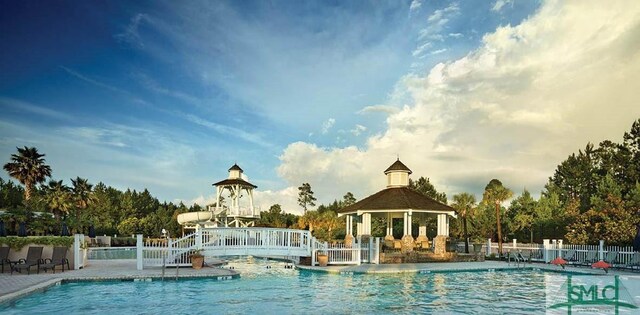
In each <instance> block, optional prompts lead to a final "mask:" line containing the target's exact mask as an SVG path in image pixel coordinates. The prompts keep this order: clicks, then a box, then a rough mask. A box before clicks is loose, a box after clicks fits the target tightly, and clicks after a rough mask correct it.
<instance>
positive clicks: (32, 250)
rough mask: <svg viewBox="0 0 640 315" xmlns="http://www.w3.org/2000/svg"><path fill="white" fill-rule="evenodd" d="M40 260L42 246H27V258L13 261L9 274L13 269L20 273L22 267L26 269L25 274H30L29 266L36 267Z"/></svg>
mask: <svg viewBox="0 0 640 315" xmlns="http://www.w3.org/2000/svg"><path fill="white" fill-rule="evenodd" d="M41 262H42V247H35V246H29V251H28V252H27V258H26V259H20V260H18V261H16V262H14V264H13V266H11V274H13V272H14V271H17V272H20V273H22V271H21V270H22V269H27V274H30V273H31V267H33V266H36V268H37V267H38V266H39V265H40V263H41Z"/></svg>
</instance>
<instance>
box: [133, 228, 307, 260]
mask: <svg viewBox="0 0 640 315" xmlns="http://www.w3.org/2000/svg"><path fill="white" fill-rule="evenodd" d="M311 242H312V237H311V234H310V233H309V231H304V230H292V229H272V228H202V229H199V230H198V231H197V232H195V233H192V234H189V235H187V236H185V237H182V238H179V239H175V240H173V239H170V238H168V239H166V240H165V239H160V240H158V239H155V240H151V239H149V240H147V241H143V240H142V236H141V235H138V246H137V253H138V254H137V256H138V257H139V258H138V269H142V268H143V267H144V266H163V265H164V266H176V265H188V264H190V262H189V261H190V260H189V254H191V253H192V252H194V251H196V250H201V251H202V254H203V255H204V256H206V257H212V256H235V255H256V256H287V257H308V256H310V255H311Z"/></svg>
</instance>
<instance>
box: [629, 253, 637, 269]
mask: <svg viewBox="0 0 640 315" xmlns="http://www.w3.org/2000/svg"><path fill="white" fill-rule="evenodd" d="M634 267H638V270H640V252H635V253H633V256H632V257H631V260H629V262H628V263H627V268H629V269H631V271H633V270H635V268H634Z"/></svg>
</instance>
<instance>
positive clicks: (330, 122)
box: [320, 118, 336, 134]
mask: <svg viewBox="0 0 640 315" xmlns="http://www.w3.org/2000/svg"><path fill="white" fill-rule="evenodd" d="M335 123H336V120H335V119H333V118H329V119H327V120H326V121H325V122H323V123H322V130H321V131H320V132H321V133H322V134H327V132H329V130H331V128H333V125H335Z"/></svg>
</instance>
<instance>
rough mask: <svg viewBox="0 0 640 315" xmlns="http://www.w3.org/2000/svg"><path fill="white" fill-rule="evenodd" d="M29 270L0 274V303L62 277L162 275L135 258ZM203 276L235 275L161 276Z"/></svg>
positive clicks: (171, 272)
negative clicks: (73, 267) (67, 268)
mask: <svg viewBox="0 0 640 315" xmlns="http://www.w3.org/2000/svg"><path fill="white" fill-rule="evenodd" d="M35 272H36V271H35V270H32V273H31V274H30V275H27V274H20V273H16V272H14V273H13V275H11V273H10V272H8V271H6V270H5V273H3V274H0V303H4V302H7V301H10V300H13V299H16V298H19V297H21V296H24V295H26V294H29V293H32V292H34V291H38V290H44V289H46V288H48V287H50V286H52V285H56V284H58V283H61V282H62V281H83V280H91V281H100V280H104V281H107V280H125V279H153V280H159V279H161V278H162V268H160V267H148V268H145V269H144V270H137V269H136V261H135V260H124V259H123V260H91V261H90V264H89V265H87V266H86V267H85V268H84V269H80V270H71V271H65V272H61V270H59V269H58V270H57V271H56V273H55V274H54V273H51V272H50V271H49V272H48V273H44V272H43V271H40V273H39V274H37V273H35ZM176 275H177V276H178V278H196V277H206V278H213V279H217V280H227V279H232V278H234V277H237V276H238V275H239V274H238V272H236V271H235V270H230V269H224V268H219V267H204V268H202V269H200V270H195V269H192V268H191V267H189V268H179V269H176V268H167V269H166V270H165V279H167V280H173V279H175V278H176Z"/></svg>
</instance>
